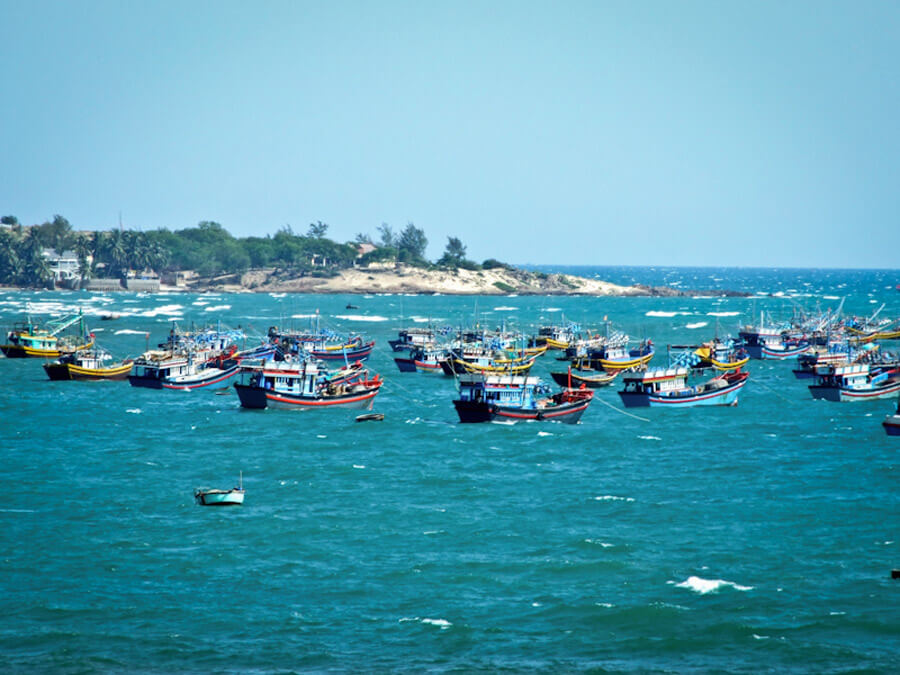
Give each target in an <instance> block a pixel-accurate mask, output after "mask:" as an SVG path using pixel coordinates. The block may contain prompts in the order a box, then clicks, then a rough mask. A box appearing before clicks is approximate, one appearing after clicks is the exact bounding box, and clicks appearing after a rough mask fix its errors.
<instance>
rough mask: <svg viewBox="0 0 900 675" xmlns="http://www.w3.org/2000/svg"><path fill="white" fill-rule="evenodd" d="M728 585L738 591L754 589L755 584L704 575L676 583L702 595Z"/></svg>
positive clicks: (676, 585)
mask: <svg viewBox="0 0 900 675" xmlns="http://www.w3.org/2000/svg"><path fill="white" fill-rule="evenodd" d="M726 586H730V587H731V588H733V589H734V590H736V591H752V590H753V586H741V585H740V584H736V583H734V582H733V581H725V580H724V579H704V578H702V577H694V576H691V577H688V578H687V579H685V580H684V581H682V582H681V583H680V584H675V587H676V588H687V589H689V590H692V591H694V592H695V593H699V594H700V595H706V594H707V593H716V592H718V591H719V589H721V588H725V587H726Z"/></svg>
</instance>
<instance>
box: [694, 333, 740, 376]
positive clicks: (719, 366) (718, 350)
mask: <svg viewBox="0 0 900 675" xmlns="http://www.w3.org/2000/svg"><path fill="white" fill-rule="evenodd" d="M694 353H695V354H696V355H697V356H699V357H700V361H699V363H698V364H697V365H696V366H695V367H697V368H714V369H715V370H721V371H725V370H738V369H740V368H743V367H744V366H746V365H747V363H748V362H749V361H750V355H749V354H748V353H747V352H746V351H745V350H744V349H742V348H741V347H740V346H738V345H736V344H735V342H734V340H720V339H719V338H714V339H712V340H710V341H709V342H704V343H703V344H702V345H700V346H699V347H698V348H697V349H696V350H695V351H694Z"/></svg>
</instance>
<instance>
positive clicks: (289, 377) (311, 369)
mask: <svg viewBox="0 0 900 675" xmlns="http://www.w3.org/2000/svg"><path fill="white" fill-rule="evenodd" d="M383 384H384V381H383V380H382V379H381V378H380V377H379V376H378V375H375V376H374V377H372V378H369V373H368V371H367V370H360V369H359V368H356V369H353V370H352V372H350V371H344V370H338V371H333V372H329V371H327V370H325V369H324V368H322V367H321V365H320V364H319V362H317V361H314V360H311V359H309V360H304V361H302V362H294V361H267V362H265V363H264V364H261V365H259V366H253V367H246V366H245V367H244V368H243V370H242V372H241V380H240V381H239V382H235V383H234V388H235V391H237V394H238V398H239V399H240V402H241V406H242V407H244V408H255V409H263V408H281V409H285V410H313V409H321V408H353V409H366V408H368V409H371V408H372V403H373V401H374V399H375V395H376V394H378V391H379V389H380V388H381V385H383Z"/></svg>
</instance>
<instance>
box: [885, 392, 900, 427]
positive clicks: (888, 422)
mask: <svg viewBox="0 0 900 675" xmlns="http://www.w3.org/2000/svg"><path fill="white" fill-rule="evenodd" d="M881 424H882V425H883V426H884V430H885V432H886V433H887V435H888V436H900V399H898V400H897V412H895V413H894V414H893V415H888V416H887V417H885V418H884V422H882V423H881Z"/></svg>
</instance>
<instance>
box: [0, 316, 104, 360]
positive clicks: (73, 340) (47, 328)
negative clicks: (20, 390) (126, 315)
mask: <svg viewBox="0 0 900 675" xmlns="http://www.w3.org/2000/svg"><path fill="white" fill-rule="evenodd" d="M75 326H78V330H77V331H76V332H74V333H72V334H69V335H64V334H63V333H64V332H65V331H66V330H68V329H69V328H72V327H75ZM93 344H94V341H93V335H89V334H88V333H87V329H86V328H85V325H84V317H83V315H82V314H81V312H79V313H78V314H70V315H68V316H64V317H61V318H59V319H51V320H50V321H47V322H46V324H45V325H43V326H40V325H38V324H36V323H35V322H34V321H32V319H31V317H30V316H29V317H28V318H27V319H26V320H25V321H21V322H18V323H16V324H15V325H14V326H13V329H12V330H11V331H9V333H7V336H6V344H4V345H0V350H2V351H3V354H4V355H5V356H7V357H8V358H11V359H17V358H43V359H57V358H59V357H60V356H62V355H63V354H72V353H74V352H76V351H78V350H81V349H90V347H91V346H93Z"/></svg>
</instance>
